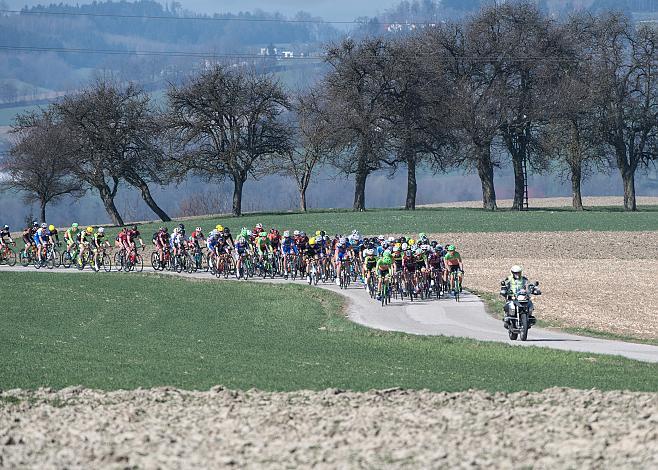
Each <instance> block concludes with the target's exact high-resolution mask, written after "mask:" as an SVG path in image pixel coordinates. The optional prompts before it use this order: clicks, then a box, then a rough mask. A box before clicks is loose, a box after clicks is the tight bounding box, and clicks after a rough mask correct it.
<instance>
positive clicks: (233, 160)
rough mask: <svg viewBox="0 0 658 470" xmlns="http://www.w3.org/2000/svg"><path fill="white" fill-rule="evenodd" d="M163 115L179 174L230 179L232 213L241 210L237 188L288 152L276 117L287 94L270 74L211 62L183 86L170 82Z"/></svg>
mask: <svg viewBox="0 0 658 470" xmlns="http://www.w3.org/2000/svg"><path fill="white" fill-rule="evenodd" d="M168 98H169V111H168V114H167V117H166V122H167V128H168V130H169V133H170V135H169V137H170V142H171V146H172V147H171V148H172V152H171V154H170V158H171V162H172V163H173V164H174V167H175V171H176V173H177V176H178V177H179V178H180V177H182V176H184V175H185V174H186V173H187V172H189V171H192V172H194V173H196V174H198V175H200V176H201V177H203V178H205V179H207V180H222V179H224V178H229V179H230V180H231V181H232V182H233V188H234V189H233V214H234V215H236V216H239V215H241V214H242V190H243V187H244V183H245V182H246V181H247V178H248V177H249V176H251V177H253V178H258V177H260V176H261V175H263V174H266V173H267V171H268V170H269V168H270V165H269V160H272V159H276V158H282V157H283V156H284V155H287V154H288V153H289V152H290V147H291V132H290V129H289V127H288V126H287V125H286V124H285V123H284V122H283V120H282V119H281V115H282V113H283V112H284V110H285V109H286V108H288V107H289V102H288V97H287V96H286V93H285V92H284V91H283V89H282V88H281V86H280V85H279V84H278V83H277V82H276V81H274V80H273V79H272V77H270V76H266V75H257V74H255V73H253V72H247V71H244V70H242V69H238V70H231V69H228V68H226V67H223V66H219V65H218V66H216V67H214V68H212V69H210V70H207V71H204V72H202V73H201V74H199V75H198V76H196V77H194V78H193V79H192V80H190V81H189V82H188V83H187V84H185V85H183V86H181V87H177V86H174V85H172V86H171V88H170V89H169V92H168Z"/></svg>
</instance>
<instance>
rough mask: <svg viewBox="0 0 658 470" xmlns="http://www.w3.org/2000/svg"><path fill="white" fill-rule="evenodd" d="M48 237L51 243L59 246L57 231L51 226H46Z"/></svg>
mask: <svg viewBox="0 0 658 470" xmlns="http://www.w3.org/2000/svg"><path fill="white" fill-rule="evenodd" d="M48 236H49V237H50V241H51V242H53V243H55V244H56V245H59V230H57V228H56V227H55V226H54V225H53V224H50V225H49V226H48Z"/></svg>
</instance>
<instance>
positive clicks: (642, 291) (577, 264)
mask: <svg viewBox="0 0 658 470" xmlns="http://www.w3.org/2000/svg"><path fill="white" fill-rule="evenodd" d="M432 237H433V238H435V239H438V240H440V241H443V242H449V243H454V244H456V245H457V249H458V250H459V252H460V253H461V254H462V256H463V258H464V263H465V266H464V268H465V271H466V275H465V278H464V285H465V286H467V287H470V288H473V289H477V290H479V291H485V292H490V293H498V291H499V288H500V281H501V280H502V279H503V278H505V277H506V276H507V275H508V273H509V271H508V270H509V268H510V267H511V266H512V265H514V264H521V265H522V266H524V268H525V275H526V276H528V277H529V278H530V280H531V281H535V280H539V281H540V282H541V287H542V291H543V295H542V296H541V297H536V298H535V303H536V306H537V309H536V314H537V316H538V317H539V318H541V319H543V320H547V321H549V322H551V323H553V324H556V325H560V326H563V327H570V328H585V329H590V330H598V331H602V332H608V333H614V334H619V335H624V336H630V337H636V338H641V339H650V340H656V339H658V232H569V233H567V232H538V233H462V234H434V235H432Z"/></svg>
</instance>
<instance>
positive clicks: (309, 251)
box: [302, 237, 320, 282]
mask: <svg viewBox="0 0 658 470" xmlns="http://www.w3.org/2000/svg"><path fill="white" fill-rule="evenodd" d="M319 250H320V247H319V246H318V241H317V240H316V238H315V237H311V238H309V239H308V243H307V244H306V248H305V249H304V251H303V252H302V254H303V255H304V266H305V269H306V278H307V279H308V281H309V282H310V281H311V269H310V268H309V267H310V266H311V265H312V263H314V262H316V260H317V259H318V257H319V252H320V251H319Z"/></svg>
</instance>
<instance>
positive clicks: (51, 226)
mask: <svg viewBox="0 0 658 470" xmlns="http://www.w3.org/2000/svg"><path fill="white" fill-rule="evenodd" d="M48 230H50V231H51V232H52V231H53V230H55V226H54V225H53V224H50V225H49V226H48Z"/></svg>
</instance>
